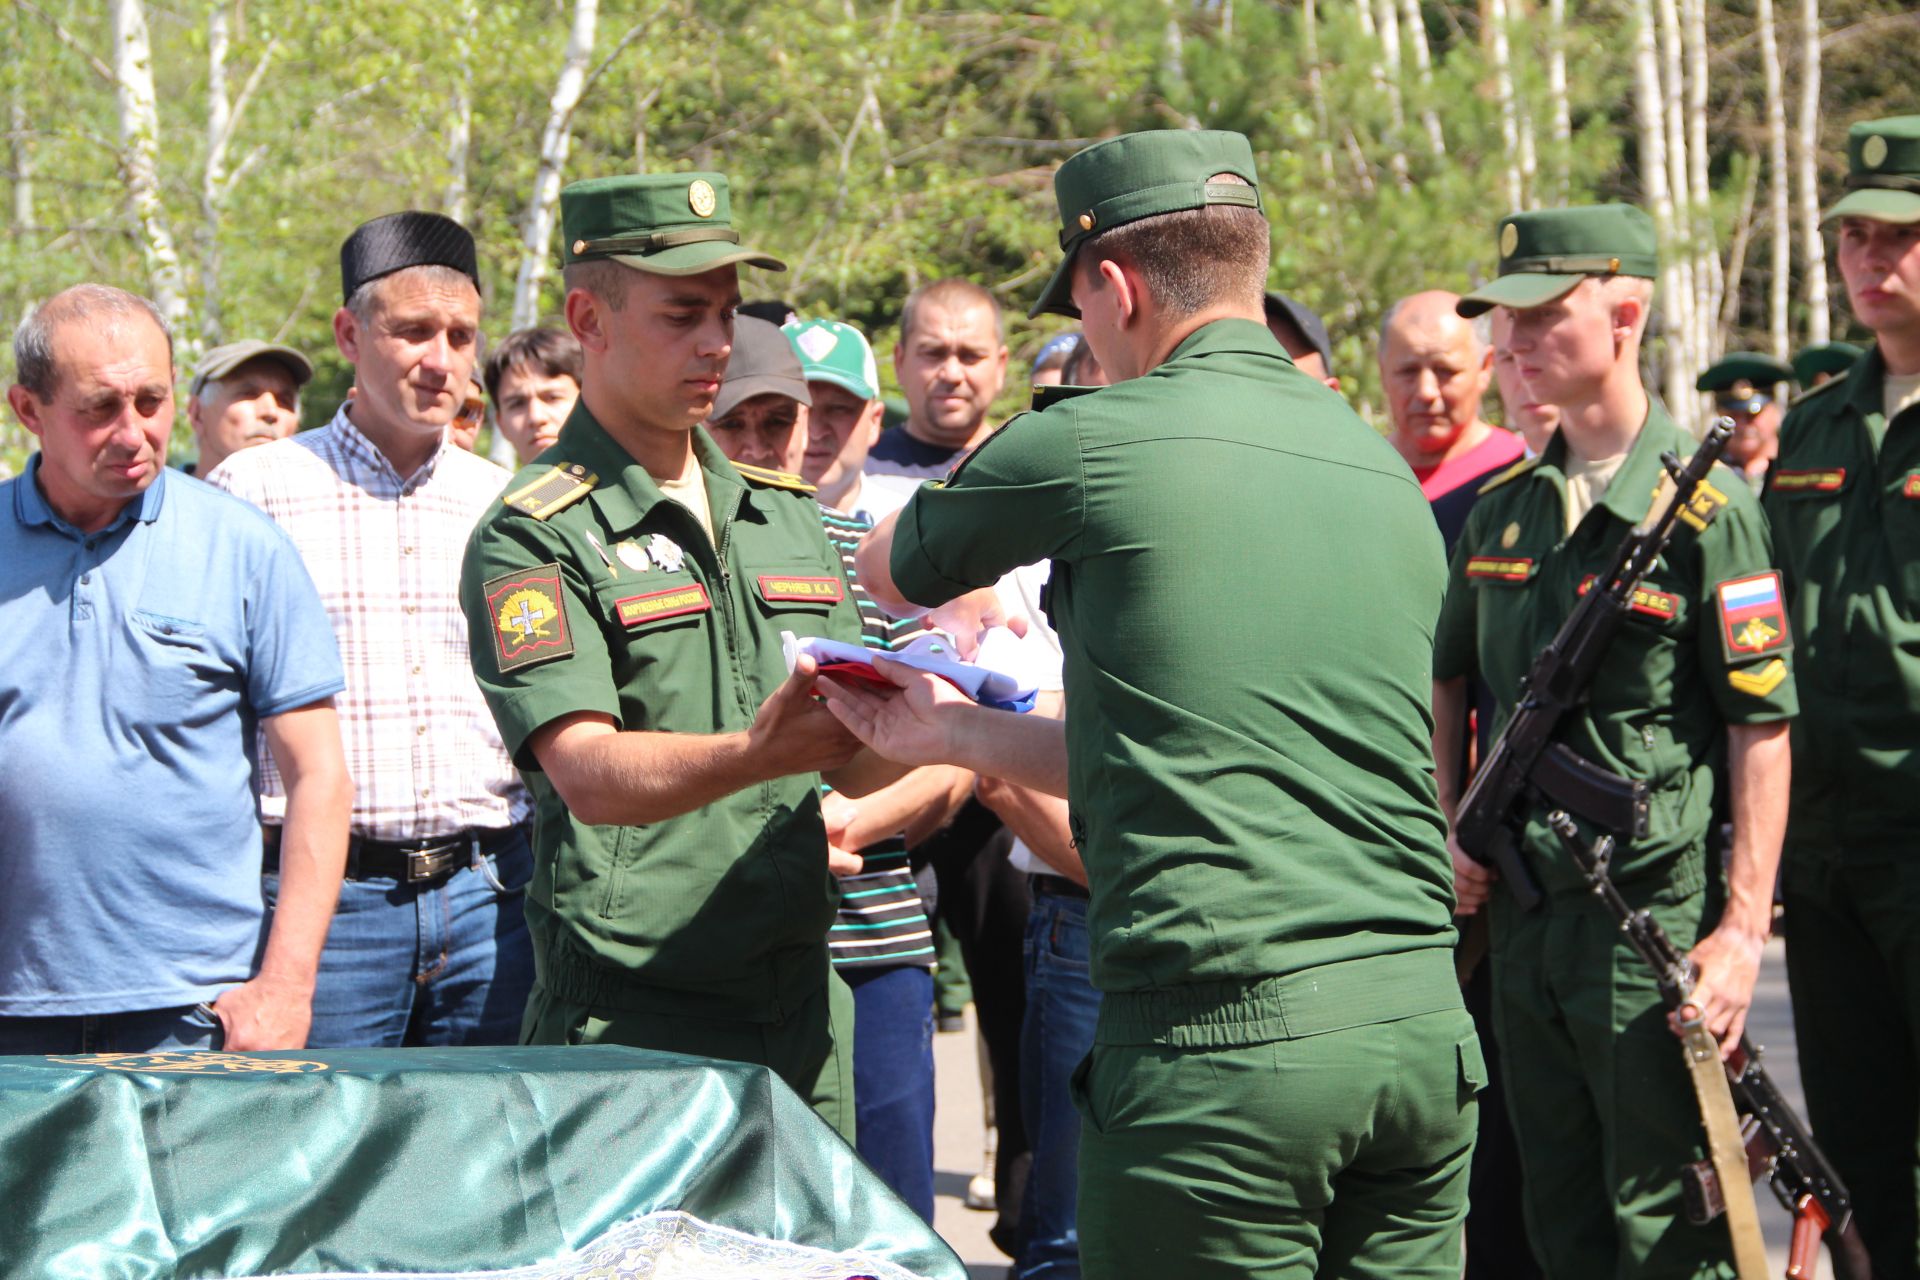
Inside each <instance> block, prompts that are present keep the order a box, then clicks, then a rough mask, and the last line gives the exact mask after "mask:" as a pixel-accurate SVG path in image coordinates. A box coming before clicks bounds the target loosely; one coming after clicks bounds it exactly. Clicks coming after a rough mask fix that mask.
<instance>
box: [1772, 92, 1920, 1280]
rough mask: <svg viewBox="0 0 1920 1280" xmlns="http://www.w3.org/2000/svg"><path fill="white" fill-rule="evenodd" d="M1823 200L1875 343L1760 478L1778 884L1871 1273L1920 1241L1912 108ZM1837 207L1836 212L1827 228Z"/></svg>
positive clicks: (1813, 1060) (1919, 730) (1919, 376)
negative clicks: (1789, 783)
mask: <svg viewBox="0 0 1920 1280" xmlns="http://www.w3.org/2000/svg"><path fill="white" fill-rule="evenodd" d="M1846 185H1847V190H1846V194H1844V195H1843V196H1841V197H1840V199H1839V200H1838V201H1837V202H1835V203H1834V205H1833V206H1832V207H1831V208H1830V209H1829V210H1828V211H1827V215H1826V221H1827V224H1828V225H1829V226H1830V227H1833V228H1834V241H1835V252H1834V258H1835V260H1836V261H1837V263H1838V265H1839V268H1840V275H1841V278H1842V279H1843V280H1844V281H1845V282H1846V287H1847V297H1848V300H1849V302H1850V304H1851V308H1852V311H1853V315H1854V318H1855V319H1856V320H1857V321H1858V322H1859V323H1860V324H1862V325H1864V326H1866V328H1868V329H1869V330H1871V331H1872V333H1873V343H1872V345H1871V346H1869V347H1868V348H1867V350H1866V351H1865V352H1863V353H1862V354H1861V355H1860V356H1859V357H1858V358H1856V359H1855V360H1854V361H1853V363H1852V365H1851V366H1850V367H1849V368H1848V369H1847V370H1846V371H1844V372H1843V373H1841V374H1840V375H1839V376H1838V377H1836V378H1834V379H1833V380H1832V381H1830V382H1827V383H1825V384H1823V385H1821V386H1818V387H1815V388H1814V389H1812V390H1810V391H1808V392H1807V393H1806V394H1805V395H1803V396H1801V397H1800V399H1799V400H1798V401H1796V402H1795V403H1794V405H1793V407H1792V408H1791V409H1790V410H1788V412H1787V418H1786V422H1785V423H1784V424H1782V426H1781V428H1780V456H1779V458H1778V459H1777V460H1776V461H1775V462H1774V465H1773V473H1772V476H1771V477H1770V478H1769V480H1768V484H1767V493H1766V498H1765V502H1766V508H1767V515H1768V518H1769V519H1770V520H1771V521H1772V522H1773V535H1774V540H1775V543H1776V544H1777V546H1778V549H1779V563H1780V568H1781V571H1782V572H1783V573H1784V574H1785V576H1786V585H1787V592H1788V596H1789V600H1790V602H1791V609H1792V617H1793V623H1794V640H1795V642H1796V644H1797V645H1798V647H1799V653H1800V659H1799V661H1800V663H1801V665H1802V668H1803V669H1804V670H1805V671H1806V672H1807V673H1808V677H1807V679H1806V681H1805V683H1803V684H1802V686H1801V690H1802V692H1801V700H1802V702H1803V703H1804V706H1803V709H1802V714H1801V716H1800V719H1799V720H1797V721H1795V722H1794V744H1793V748H1794V749H1793V803H1792V808H1791V809H1790V810H1789V813H1788V819H1787V841H1786V860H1785V869H1784V873H1783V875H1782V877H1781V896H1782V900H1783V902H1784V903H1785V906H1786V918H1787V920H1788V921H1789V923H1790V927H1789V929H1788V943H1787V980H1788V983H1789V986H1790V988H1791V990H1792V994H1793V1021H1794V1030H1795V1033H1796V1039H1797V1040H1798V1043H1799V1052H1800V1074H1801V1079H1802V1080H1803V1081H1804V1082H1805V1085H1806V1091H1807V1111H1808V1119H1809V1120H1810V1121H1811V1122H1812V1124H1813V1129H1814V1133H1815V1134H1816V1135H1818V1137H1819V1139H1820V1144H1821V1146H1822V1147H1823V1148H1824V1149H1825V1151H1826V1153H1827V1155H1828V1156H1829V1157H1830V1158H1831V1159H1832V1160H1833V1162H1834V1164H1835V1165H1836V1166H1837V1167H1838V1168H1839V1171H1840V1176H1841V1178H1842V1179H1843V1180H1844V1181H1845V1182H1846V1184H1847V1186H1848V1188H1849V1189H1850V1190H1851V1191H1852V1192H1853V1198H1854V1204H1855V1207H1856V1209H1857V1210H1858V1216H1857V1220H1858V1222H1859V1225H1860V1230H1861V1232H1862V1234H1863V1235H1864V1237H1865V1239H1866V1243H1867V1247H1868V1249H1869V1250H1870V1251H1871V1252H1872V1254H1873V1269H1874V1273H1875V1274H1876V1275H1890V1276H1912V1275H1914V1274H1916V1263H1915V1259H1916V1258H1920V1212H1917V1211H1916V1207H1915V1202H1916V1200H1917V1199H1920V1168H1917V1167H1916V1158H1915V1134H1916V1132H1917V1131H1920V1069H1917V1068H1916V1066H1915V1060H1914V1045H1915V1044H1916V1043H1920V1039H1917V1038H1920V951H1916V949H1915V946H1914V939H1915V938H1916V937H1920V860H1916V859H1915V857H1914V850H1913V832H1914V830H1915V829H1916V827H1920V751H1916V750H1915V749H1914V744H1915V743H1916V742H1920V116H1899V117H1895V118H1893V119H1888V120H1869V121H1862V122H1860V123H1858V124H1855V125H1854V126H1853V127H1852V129H1851V130H1849V132H1848V136H1847V182H1846ZM1836 224H1837V225H1836Z"/></svg>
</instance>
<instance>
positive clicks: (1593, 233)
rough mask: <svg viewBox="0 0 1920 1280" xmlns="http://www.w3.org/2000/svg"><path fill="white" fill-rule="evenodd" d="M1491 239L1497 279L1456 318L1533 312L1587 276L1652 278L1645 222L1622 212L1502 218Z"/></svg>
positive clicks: (1651, 240)
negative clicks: (1507, 310) (1496, 250)
mask: <svg viewBox="0 0 1920 1280" xmlns="http://www.w3.org/2000/svg"><path fill="white" fill-rule="evenodd" d="M1499 237H1500V238H1499V246H1500V274H1499V275H1498V276H1497V277H1496V278H1494V279H1493V280H1491V281H1489V282H1488V283H1487V284H1485V285H1484V286H1482V287H1481V288H1479V289H1476V290H1474V291H1473V292H1472V293H1469V294H1468V295H1467V296H1466V297H1464V298H1462V299H1460V302H1459V304H1458V305H1457V306H1456V307H1455V308H1454V309H1455V310H1456V311H1458V312H1459V313H1460V314H1461V315H1463V316H1477V315H1479V314H1481V313H1482V312H1484V311H1488V310H1491V309H1492V308H1494V307H1516V308H1519V309H1521V310H1525V309H1526V308H1528V307H1538V306H1541V305H1543V304H1545V303H1549V302H1552V301H1553V300H1554V299H1555V298H1558V297H1560V296H1561V295H1562V294H1564V293H1566V292H1567V291H1568V290H1570V289H1572V288H1573V287H1574V286H1575V285H1577V284H1579V283H1580V282H1581V281H1582V280H1584V279H1586V278H1587V277H1588V276H1638V277H1640V278H1642V279H1646V280H1651V279H1653V278H1654V277H1655V276H1657V275H1659V274H1660V250H1659V246H1658V243H1657V241H1656V239H1655V236H1654V230H1653V219H1652V218H1649V217H1648V216H1647V215H1646V213H1645V211H1643V210H1641V209H1637V208H1635V207H1634V206H1632V205H1630V204H1602V205H1589V206H1586V207H1584V208H1579V209H1537V210H1534V211H1533V212H1530V213H1510V214H1508V215H1507V216H1506V217H1505V218H1503V219H1501V221H1500V231H1499Z"/></svg>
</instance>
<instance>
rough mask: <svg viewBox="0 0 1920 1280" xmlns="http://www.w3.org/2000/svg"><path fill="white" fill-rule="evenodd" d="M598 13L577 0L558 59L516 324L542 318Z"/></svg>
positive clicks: (530, 203) (517, 290)
mask: <svg viewBox="0 0 1920 1280" xmlns="http://www.w3.org/2000/svg"><path fill="white" fill-rule="evenodd" d="M599 14H600V5H599V0H574V4H573V25H572V26H571V28H570V29H569V30H568V32H567V49H566V53H565V55H564V56H563V57H562V59H561V62H560V76H559V79H558V80H557V81H556V82H555V83H554V87H553V97H552V98H551V99H549V100H548V103H547V125H546V128H545V129H543V130H542V131H541V134H540V166H539V168H538V169H536V170H535V171H534V175H533V193H532V195H530V196H529V197H528V198H527V212H526V216H525V218H524V219H523V220H522V222H521V236H520V270H519V271H518V272H517V273H516V274H515V276H514V282H513V320H512V325H513V328H515V329H524V328H526V327H527V326H528V325H531V324H533V323H534V322H535V321H536V320H538V319H539V318H540V286H541V285H542V284H544V283H545V282H546V278H547V263H548V260H549V259H550V257H551V256H552V253H553V219H554V213H555V211H556V210H557V209H558V207H559V204H560V175H561V172H562V171H563V170H564V169H565V168H566V164H567V151H568V149H569V148H570V147H571V145H572V142H573V113H574V110H575V109H576V108H577V107H579V105H580V96H581V94H582V93H583V92H584V91H585V89H586V84H587V62H588V59H590V58H592V57H593V37H594V29H595V26H596V24H597V22H598V19H599Z"/></svg>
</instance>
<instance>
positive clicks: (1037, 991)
mask: <svg viewBox="0 0 1920 1280" xmlns="http://www.w3.org/2000/svg"><path fill="white" fill-rule="evenodd" d="M1088 954H1089V951H1088V941H1087V902H1086V899H1084V898H1073V897H1066V896H1064V895H1061V894H1055V893H1048V892H1045V891H1043V890H1039V889H1036V890H1035V891H1034V895H1033V910H1032V911H1031V912H1029V913H1028V915H1027V936H1026V961H1027V1012H1026V1016H1025V1018H1024V1019H1022V1021H1021V1024H1020V1108H1021V1114H1022V1115H1024V1116H1025V1117H1026V1121H1027V1138H1028V1140H1029V1141H1030V1142H1031V1143H1032V1144H1033V1169H1032V1171H1031V1172H1029V1173H1028V1175H1027V1192H1026V1198H1025V1200H1024V1201H1022V1204H1021V1209H1020V1234H1021V1237H1022V1244H1021V1247H1020V1257H1019V1259H1018V1261H1017V1262H1016V1263H1015V1265H1014V1269H1013V1274H1014V1276H1015V1277H1016V1278H1017V1280H1027V1277H1030V1276H1044V1277H1046V1278H1047V1280H1080V1230H1079V1226H1078V1224H1077V1221H1076V1218H1075V1214H1074V1200H1075V1197H1076V1196H1077V1195H1078V1193H1079V1189H1080V1178H1079V1163H1080V1113H1079V1112H1078V1111H1077V1110H1076V1109H1075V1108H1074V1105H1073V1098H1072V1095H1071V1094H1070V1093H1069V1092H1068V1082H1069V1081H1070V1080H1071V1079H1072V1077H1073V1072H1074V1068H1076V1067H1078V1066H1079V1065H1080V1060H1081V1059H1082V1058H1084V1057H1086V1056H1087V1053H1088V1052H1089V1051H1090V1050H1091V1049H1092V1048H1093V1024H1094V1021H1095V1020H1096V1019H1097V1018H1098V1017H1099V1016H1100V993H1099V992H1098V991H1095V990H1094V989H1093V983H1092V981H1091V980H1089V978H1088V976H1087V957H1088Z"/></svg>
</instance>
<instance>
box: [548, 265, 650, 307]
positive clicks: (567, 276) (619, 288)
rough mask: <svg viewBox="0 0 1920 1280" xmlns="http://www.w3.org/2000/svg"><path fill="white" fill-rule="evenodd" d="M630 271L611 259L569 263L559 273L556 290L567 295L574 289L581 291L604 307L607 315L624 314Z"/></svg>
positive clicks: (627, 267) (631, 269)
mask: <svg viewBox="0 0 1920 1280" xmlns="http://www.w3.org/2000/svg"><path fill="white" fill-rule="evenodd" d="M633 270H634V268H632V267H629V266H626V265H624V264H622V263H618V262H615V261H613V260H612V259H611V258H589V259H588V260H587V261H585V262H570V263H568V264H567V265H566V266H565V267H564V268H563V269H562V270H561V272H560V286H561V288H563V289H565V290H566V291H567V292H569V293H571V292H572V291H573V290H575V289H585V290H586V291H587V292H588V293H590V294H592V295H593V296H594V297H596V298H598V299H600V301H602V302H604V303H606V304H607V309H608V310H609V311H624V310H625V309H626V306H627V286H628V285H629V284H631V283H632V281H633V277H632V275H631V274H629V273H631V272H632V271H633Z"/></svg>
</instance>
